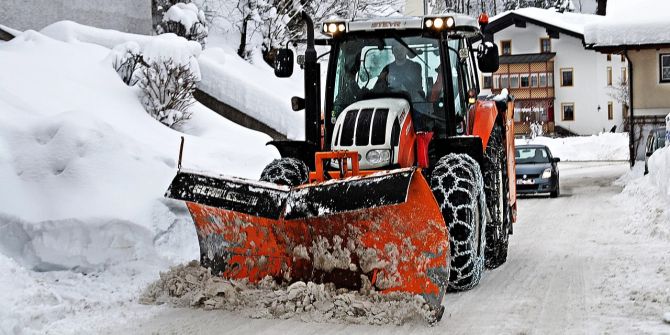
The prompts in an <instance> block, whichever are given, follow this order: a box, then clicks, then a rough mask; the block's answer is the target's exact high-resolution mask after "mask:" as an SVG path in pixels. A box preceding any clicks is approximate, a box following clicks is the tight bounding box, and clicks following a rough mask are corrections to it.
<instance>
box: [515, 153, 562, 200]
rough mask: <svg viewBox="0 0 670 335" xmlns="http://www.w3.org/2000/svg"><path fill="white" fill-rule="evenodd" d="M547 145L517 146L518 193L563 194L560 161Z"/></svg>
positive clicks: (553, 195)
mask: <svg viewBox="0 0 670 335" xmlns="http://www.w3.org/2000/svg"><path fill="white" fill-rule="evenodd" d="M560 161H561V159H560V158H558V157H553V156H552V155H551V151H550V150H549V148H548V147H547V146H546V145H539V144H526V145H517V146H516V193H517V194H537V193H549V196H550V197H552V198H556V197H558V196H559V195H560V194H561V187H560V182H559V173H558V164H557V163H558V162H560Z"/></svg>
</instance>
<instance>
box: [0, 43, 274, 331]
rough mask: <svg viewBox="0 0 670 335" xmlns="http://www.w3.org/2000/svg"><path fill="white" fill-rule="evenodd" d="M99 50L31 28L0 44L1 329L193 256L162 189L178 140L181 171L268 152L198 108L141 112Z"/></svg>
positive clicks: (66, 308)
mask: <svg viewBox="0 0 670 335" xmlns="http://www.w3.org/2000/svg"><path fill="white" fill-rule="evenodd" d="M101 31H102V30H101ZM102 32H103V36H102V37H104V31H102ZM116 34H120V33H116ZM92 37H94V38H95V39H98V40H99V39H100V37H101V36H92ZM146 38H148V39H156V38H157V37H146ZM103 39H104V38H103ZM147 41H149V40H147ZM114 42H115V43H116V42H121V43H124V42H127V41H123V40H121V41H114ZM116 44H118V43H116ZM116 44H114V45H116ZM145 45H150V44H149V43H147V44H145ZM196 45H197V44H196ZM110 52H111V50H110V49H109V48H106V47H102V46H100V45H95V44H89V43H82V42H70V43H66V42H62V41H58V40H55V39H52V38H49V37H47V36H45V35H43V34H40V33H37V32H34V31H27V32H25V33H22V34H20V35H19V36H17V37H16V38H15V39H13V40H12V41H10V42H7V43H3V44H1V45H0V73H2V74H3V75H2V76H0V119H2V122H0V185H2V187H0V287H1V288H2V289H0V292H2V293H0V295H1V297H2V298H1V299H0V333H17V332H20V331H23V332H25V333H33V332H34V333H44V332H45V331H46V330H47V328H46V327H49V329H53V327H54V326H55V323H56V322H57V323H58V324H59V325H61V326H62V327H63V328H66V329H69V328H72V327H75V328H76V327H79V325H80V324H84V323H81V320H79V321H78V322H70V323H68V321H66V320H69V319H72V318H78V317H80V316H79V315H81V314H82V313H83V314H84V315H88V314H86V313H94V311H96V310H97V314H100V310H108V309H110V308H111V307H113V306H118V305H121V304H126V303H128V302H129V301H132V300H133V299H136V295H135V293H136V291H138V290H139V289H140V288H141V287H144V286H145V285H146V284H148V282H149V281H151V280H153V279H155V277H154V276H157V272H158V270H160V269H161V268H165V267H166V266H167V265H168V264H170V263H172V262H183V261H186V260H188V259H193V258H194V257H197V255H198V242H197V237H196V234H195V230H194V227H193V224H192V222H191V218H190V216H189V214H188V211H187V210H186V208H185V206H184V204H183V203H182V202H177V201H172V200H168V199H164V197H163V193H164V192H165V190H166V189H167V187H168V185H169V184H170V182H171V180H172V178H173V177H174V175H175V174H176V165H177V162H176V159H177V154H178V149H179V143H180V140H181V136H184V137H185V139H186V145H185V149H184V157H183V159H184V160H183V164H184V166H185V167H193V168H197V169H201V170H207V171H216V172H219V173H225V174H229V175H237V176H241V177H247V178H252V179H257V178H258V176H259V175H260V172H261V170H262V169H263V167H264V166H265V165H266V164H267V163H269V162H270V161H271V160H272V159H273V158H275V157H277V153H276V151H275V150H274V149H273V148H271V147H267V146H265V143H266V142H267V141H269V140H270V138H269V137H268V136H266V135H264V134H259V133H256V132H253V131H249V130H247V129H244V128H242V127H239V126H237V125H235V124H233V123H231V122H229V121H227V120H225V119H223V118H221V117H220V116H218V115H216V114H215V113H213V112H212V111H210V110H208V109H206V108H204V107H202V106H201V105H199V104H195V105H193V106H192V107H191V111H192V112H193V118H192V119H190V120H188V121H187V122H185V123H184V124H183V125H182V126H181V127H180V129H179V130H180V131H181V132H178V131H175V130H173V129H170V128H168V127H166V126H164V125H162V124H160V123H159V122H157V121H156V120H154V119H152V118H151V117H150V116H149V115H148V114H147V113H146V112H145V111H144V108H143V107H142V105H141V103H140V101H139V98H138V89H137V88H134V87H129V86H127V85H126V84H125V83H124V82H123V81H122V80H121V78H119V76H118V75H117V73H116V72H115V71H114V69H113V67H112V64H111V63H110V61H109V58H108V56H109V54H110ZM184 52H186V51H184ZM241 143H242V144H243V145H240V144H241ZM7 257H11V260H10V259H8V258H7ZM56 270H61V271H56ZM35 271H48V272H35ZM9 273H16V275H7V274H9ZM30 278H34V279H33V280H32V281H31V279H30ZM31 282H37V283H39V284H30V283H31ZM24 284H25V285H28V286H29V287H33V289H24V286H25V285H24ZM26 287H27V286H26ZM82 318H83V319H87V320H88V318H87V317H82ZM63 319H66V320H63ZM98 321H104V320H98ZM87 322H88V321H87ZM108 322H109V321H108ZM81 332H86V331H85V330H81Z"/></svg>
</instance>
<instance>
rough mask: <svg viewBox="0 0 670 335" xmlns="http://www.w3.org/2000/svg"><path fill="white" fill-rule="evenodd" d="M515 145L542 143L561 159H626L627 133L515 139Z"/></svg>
mask: <svg viewBox="0 0 670 335" xmlns="http://www.w3.org/2000/svg"><path fill="white" fill-rule="evenodd" d="M515 143H516V145H521V144H543V145H546V146H548V147H549V150H551V154H552V155H553V156H554V157H559V158H560V159H561V160H562V161H616V160H628V158H629V157H628V156H629V154H628V133H602V134H599V135H591V136H575V137H563V138H549V137H542V136H540V137H536V138H535V139H517V140H516V141H515Z"/></svg>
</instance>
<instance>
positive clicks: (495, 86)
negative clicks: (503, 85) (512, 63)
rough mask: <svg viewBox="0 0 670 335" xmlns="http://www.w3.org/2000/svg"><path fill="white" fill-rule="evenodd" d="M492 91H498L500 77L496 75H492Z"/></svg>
mask: <svg viewBox="0 0 670 335" xmlns="http://www.w3.org/2000/svg"><path fill="white" fill-rule="evenodd" d="M493 89H494V90H497V89H500V76H499V75H497V74H496V75H493Z"/></svg>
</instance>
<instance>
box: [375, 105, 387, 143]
mask: <svg viewBox="0 0 670 335" xmlns="http://www.w3.org/2000/svg"><path fill="white" fill-rule="evenodd" d="M388 116H389V110H388V108H378V109H377V110H376V111H375V117H374V119H373V120H372V141H371V142H372V145H381V144H384V143H385V142H386V120H387V119H388Z"/></svg>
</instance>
